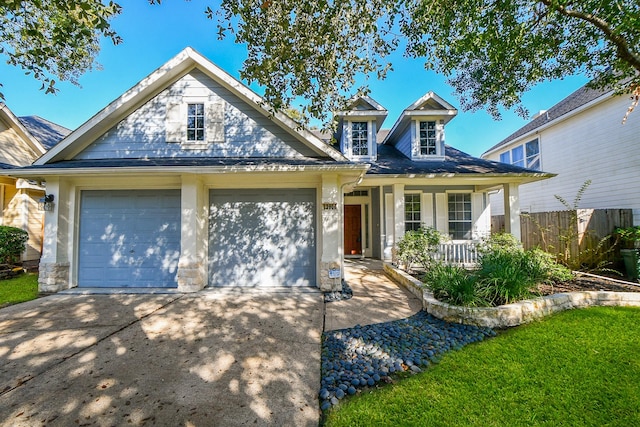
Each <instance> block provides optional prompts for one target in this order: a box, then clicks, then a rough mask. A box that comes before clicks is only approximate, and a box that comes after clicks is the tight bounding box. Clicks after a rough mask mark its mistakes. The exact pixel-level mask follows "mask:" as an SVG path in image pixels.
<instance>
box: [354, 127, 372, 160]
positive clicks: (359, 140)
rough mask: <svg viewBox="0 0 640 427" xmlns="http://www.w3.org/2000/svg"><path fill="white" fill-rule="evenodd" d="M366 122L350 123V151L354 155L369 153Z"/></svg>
mask: <svg viewBox="0 0 640 427" xmlns="http://www.w3.org/2000/svg"><path fill="white" fill-rule="evenodd" d="M367 125H368V123H367V122H352V123H351V147H352V148H351V151H352V153H353V155H354V156H367V155H369V141H368V138H367V136H368V132H367Z"/></svg>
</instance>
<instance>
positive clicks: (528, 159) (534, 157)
mask: <svg viewBox="0 0 640 427" xmlns="http://www.w3.org/2000/svg"><path fill="white" fill-rule="evenodd" d="M533 143H535V144H536V145H537V146H538V151H537V152H536V153H535V154H531V155H529V146H530V145H532V144H533ZM524 161H525V164H526V165H527V168H529V169H533V170H537V171H541V170H542V157H541V156H540V139H539V138H534V139H532V140H530V141H527V142H525V143H524ZM536 162H537V163H538V166H537V167H533V166H532V165H533V164H534V163H536Z"/></svg>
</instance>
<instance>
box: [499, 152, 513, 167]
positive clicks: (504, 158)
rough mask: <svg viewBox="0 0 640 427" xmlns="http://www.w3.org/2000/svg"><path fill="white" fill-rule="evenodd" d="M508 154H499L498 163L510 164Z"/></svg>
mask: <svg viewBox="0 0 640 427" xmlns="http://www.w3.org/2000/svg"><path fill="white" fill-rule="evenodd" d="M510 154H511V153H510V152H509V151H507V152H506V153H501V154H500V163H508V164H511V156H510Z"/></svg>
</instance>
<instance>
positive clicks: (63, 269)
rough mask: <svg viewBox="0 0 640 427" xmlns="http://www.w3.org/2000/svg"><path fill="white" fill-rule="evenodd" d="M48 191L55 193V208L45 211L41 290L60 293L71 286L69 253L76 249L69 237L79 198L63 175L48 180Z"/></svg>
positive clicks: (39, 278) (39, 276) (40, 272)
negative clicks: (76, 200)
mask: <svg viewBox="0 0 640 427" xmlns="http://www.w3.org/2000/svg"><path fill="white" fill-rule="evenodd" d="M46 189H47V190H46V194H53V196H54V202H53V210H51V211H47V212H45V215H44V233H43V236H42V239H43V242H42V256H41V257H40V265H39V275H38V290H39V291H40V292H59V291H62V290H64V289H69V288H70V287H71V277H70V275H69V258H70V256H69V252H70V251H72V250H73V246H72V245H71V244H70V242H71V241H72V239H71V238H70V236H69V233H70V231H71V228H70V224H73V215H72V214H73V212H74V209H73V206H74V202H75V197H74V195H73V194H72V191H71V189H70V185H69V183H68V182H66V181H64V180H60V179H59V178H57V177H56V178H49V179H48V180H47V186H46Z"/></svg>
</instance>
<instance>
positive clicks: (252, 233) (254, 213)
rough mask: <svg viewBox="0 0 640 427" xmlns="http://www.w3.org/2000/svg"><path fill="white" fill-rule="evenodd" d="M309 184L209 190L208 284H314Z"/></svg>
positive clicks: (312, 206)
mask: <svg viewBox="0 0 640 427" xmlns="http://www.w3.org/2000/svg"><path fill="white" fill-rule="evenodd" d="M315 200H316V192H315V190H314V189H294V190H288V189H278V190H211V193H210V218H209V284H210V286H243V287H244V286H246V287H273V286H314V285H315V277H316V244H315V242H316V231H315V223H316V221H315V216H316V215H315V212H316V202H315Z"/></svg>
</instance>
